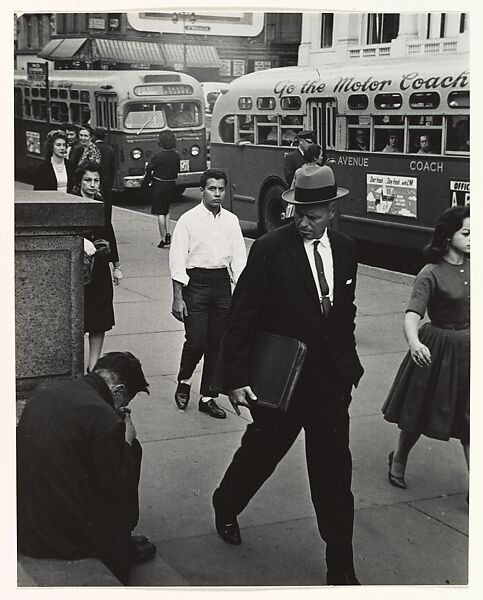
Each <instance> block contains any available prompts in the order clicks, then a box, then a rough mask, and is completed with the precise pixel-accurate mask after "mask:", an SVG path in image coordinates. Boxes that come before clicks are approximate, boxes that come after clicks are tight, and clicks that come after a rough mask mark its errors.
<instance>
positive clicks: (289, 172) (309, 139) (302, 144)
mask: <svg viewBox="0 0 483 600" xmlns="http://www.w3.org/2000/svg"><path fill="white" fill-rule="evenodd" d="M296 140H297V141H298V147H297V149H296V150H294V151H293V152H289V153H288V154H286V155H285V158H284V161H283V172H284V175H285V181H286V182H287V183H288V185H289V186H291V185H292V181H293V178H294V175H295V171H296V170H297V169H298V168H299V167H301V166H302V165H305V163H306V162H307V160H306V158H305V154H304V153H305V151H306V150H307V148H308V147H309V146H310V144H313V143H314V142H315V131H313V130H311V129H304V130H303V131H301V132H300V133H298V134H297V136H296Z"/></svg>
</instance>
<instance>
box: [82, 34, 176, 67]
mask: <svg viewBox="0 0 483 600" xmlns="http://www.w3.org/2000/svg"><path fill="white" fill-rule="evenodd" d="M92 57H93V60H103V61H106V62H117V63H146V64H156V65H162V66H164V65H165V64H166V61H165V58H164V54H163V51H162V49H161V44H158V43H157V42H135V41H128V40H109V39H105V38H97V39H93V40H92Z"/></svg>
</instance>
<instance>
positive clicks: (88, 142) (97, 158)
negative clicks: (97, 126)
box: [70, 125, 101, 169]
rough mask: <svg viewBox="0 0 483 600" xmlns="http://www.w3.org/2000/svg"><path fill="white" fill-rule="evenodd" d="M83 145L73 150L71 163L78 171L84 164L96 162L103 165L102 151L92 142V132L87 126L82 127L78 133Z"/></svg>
mask: <svg viewBox="0 0 483 600" xmlns="http://www.w3.org/2000/svg"><path fill="white" fill-rule="evenodd" d="M78 137H79V141H80V143H81V145H79V146H78V147H75V148H72V150H71V153H70V161H71V162H72V164H73V165H74V168H75V169H77V167H79V166H80V165H81V164H82V163H85V162H96V163H98V164H101V151H100V150H99V148H98V147H97V146H96V145H95V144H94V142H93V140H92V130H91V128H90V127H88V126H87V125H81V126H80V127H79V133H78Z"/></svg>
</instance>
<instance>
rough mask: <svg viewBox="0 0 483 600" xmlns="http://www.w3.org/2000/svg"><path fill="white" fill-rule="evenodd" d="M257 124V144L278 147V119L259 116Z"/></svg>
mask: <svg viewBox="0 0 483 600" xmlns="http://www.w3.org/2000/svg"><path fill="white" fill-rule="evenodd" d="M256 122H257V143H258V144H264V145H268V146H278V145H279V143H278V117H276V116H272V115H271V116H267V115H259V116H257V117H256Z"/></svg>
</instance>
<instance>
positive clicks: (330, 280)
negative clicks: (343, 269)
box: [304, 229, 334, 303]
mask: <svg viewBox="0 0 483 600" xmlns="http://www.w3.org/2000/svg"><path fill="white" fill-rule="evenodd" d="M316 241H317V242H319V245H318V246H317V252H318V253H319V254H320V257H321V258H322V264H323V265H324V275H325V280H326V281H327V285H328V286H329V300H330V302H331V303H332V302H333V301H334V261H333V259H332V248H331V247H330V240H329V236H328V235H327V229H326V230H325V232H324V235H323V236H322V237H321V238H320V239H319V240H305V239H304V248H305V252H306V253H307V258H308V259H309V264H310V269H311V270H312V276H313V278H314V281H315V285H316V287H317V293H318V294H319V300H320V302H322V294H321V293H320V284H319V277H318V275H317V269H316V267H315V258H314V242H316Z"/></svg>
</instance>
